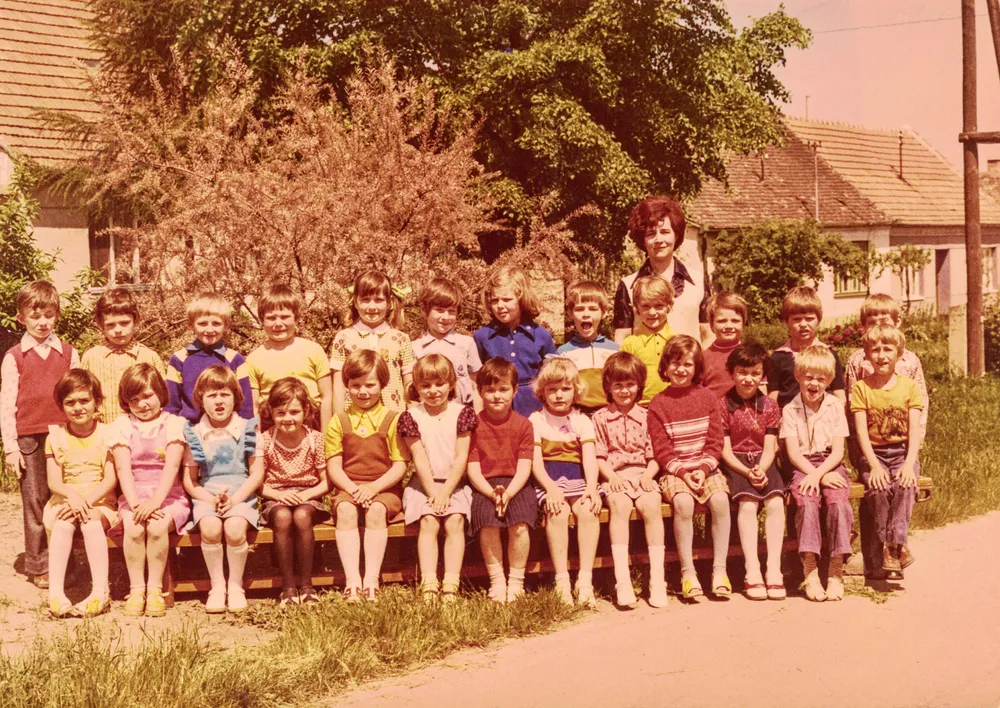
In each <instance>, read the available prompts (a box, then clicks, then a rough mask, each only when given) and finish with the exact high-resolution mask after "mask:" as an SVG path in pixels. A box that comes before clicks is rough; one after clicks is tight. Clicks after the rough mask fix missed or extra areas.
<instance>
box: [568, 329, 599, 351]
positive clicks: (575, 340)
mask: <svg viewBox="0 0 1000 708" xmlns="http://www.w3.org/2000/svg"><path fill="white" fill-rule="evenodd" d="M607 341H608V338H607V337H605V336H604V335H603V334H599V335H597V336H596V337H595V338H594V339H584V338H583V337H581V336H580V335H579V334H578V333H576V332H574V333H573V336H572V337H571V338H570V340H569V343H570V344H572V345H573V346H574V347H580V348H583V347H592V346H594V345H595V344H604V343H605V342H607Z"/></svg>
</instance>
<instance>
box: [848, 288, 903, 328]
mask: <svg viewBox="0 0 1000 708" xmlns="http://www.w3.org/2000/svg"><path fill="white" fill-rule="evenodd" d="M880 315H889V317H891V318H892V321H893V322H895V323H896V324H899V318H900V316H901V315H902V312H901V311H900V309H899V303H898V302H896V300H895V298H893V297H892V296H891V295H886V294H885V293H872V294H871V295H869V296H868V297H866V298H865V301H864V302H863V303H861V312H860V313H858V320H859V321H860V322H861V325H862V326H864V324H865V320H867V319H868V318H869V317H879V316H880Z"/></svg>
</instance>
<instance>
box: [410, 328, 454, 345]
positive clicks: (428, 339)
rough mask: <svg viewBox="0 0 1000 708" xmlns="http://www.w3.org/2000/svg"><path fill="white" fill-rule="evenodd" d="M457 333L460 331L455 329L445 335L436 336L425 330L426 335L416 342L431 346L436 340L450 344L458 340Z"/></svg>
mask: <svg viewBox="0 0 1000 708" xmlns="http://www.w3.org/2000/svg"><path fill="white" fill-rule="evenodd" d="M457 335H458V332H457V331H455V330H454V329H453V330H451V331H450V332H448V334H446V335H444V336H443V337H435V336H434V335H433V334H431V333H430V332H424V336H423V337H421V338H420V339H418V340H417V342H416V343H417V344H419V345H420V346H422V347H426V346H429V345H431V344H433V343H434V342H435V341H440V342H447V343H448V344H455V343H456V342H457Z"/></svg>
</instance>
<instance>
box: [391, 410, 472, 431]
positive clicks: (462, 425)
mask: <svg viewBox="0 0 1000 708" xmlns="http://www.w3.org/2000/svg"><path fill="white" fill-rule="evenodd" d="M403 415H406V414H405V413H404V414H403ZM478 425H479V418H478V417H477V416H476V411H475V410H473V408H472V406H462V410H461V412H460V413H459V414H458V425H457V431H458V434H459V435H461V434H462V433H471V432H472V431H473V430H475V429H476V427H477V426H478Z"/></svg>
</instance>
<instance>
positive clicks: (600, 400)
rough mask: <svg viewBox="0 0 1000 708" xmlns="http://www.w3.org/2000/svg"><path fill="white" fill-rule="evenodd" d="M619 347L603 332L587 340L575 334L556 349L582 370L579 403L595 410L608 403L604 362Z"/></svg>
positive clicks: (560, 354) (578, 369)
mask: <svg viewBox="0 0 1000 708" xmlns="http://www.w3.org/2000/svg"><path fill="white" fill-rule="evenodd" d="M618 349H619V347H618V345H617V344H616V343H615V342H613V341H611V340H610V339H608V338H607V337H605V336H604V335H603V334H599V335H597V338H596V339H594V340H587V339H584V338H583V337H581V336H580V335H578V334H574V335H573V338H572V339H570V340H569V341H568V342H566V343H565V344H563V345H562V346H560V347H559V348H558V349H557V350H556V353H557V354H558V355H559V356H562V357H566V358H567V359H569V360H570V361H572V362H573V363H574V364H575V365H576V369H577V371H579V372H580V380H581V381H582V382H583V395H581V396H580V398H579V400H577V404H578V405H580V406H582V407H584V408H587V409H590V410H594V409H595V408H601V407H602V406H606V405H607V404H608V399H607V398H606V397H605V395H604V386H603V384H602V383H601V374H602V373H603V371H604V363H605V362H606V361H607V360H608V359H609V358H610V357H611V355H612V354H614V353H615V352H617V351H618Z"/></svg>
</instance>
